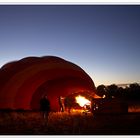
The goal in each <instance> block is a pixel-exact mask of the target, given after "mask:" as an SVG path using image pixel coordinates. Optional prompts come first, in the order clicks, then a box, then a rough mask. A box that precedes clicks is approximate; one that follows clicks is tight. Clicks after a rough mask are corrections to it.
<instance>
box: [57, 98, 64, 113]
mask: <svg viewBox="0 0 140 140" xmlns="http://www.w3.org/2000/svg"><path fill="white" fill-rule="evenodd" d="M58 100H59V106H60V111H61V112H64V111H65V106H64V98H63V97H62V96H59V99H58Z"/></svg>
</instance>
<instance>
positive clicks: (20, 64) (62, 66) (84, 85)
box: [0, 56, 95, 111]
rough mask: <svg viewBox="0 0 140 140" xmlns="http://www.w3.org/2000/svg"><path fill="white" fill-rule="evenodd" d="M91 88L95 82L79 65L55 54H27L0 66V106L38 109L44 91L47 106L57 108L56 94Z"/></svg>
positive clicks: (66, 94) (92, 91) (54, 109)
mask: <svg viewBox="0 0 140 140" xmlns="http://www.w3.org/2000/svg"><path fill="white" fill-rule="evenodd" d="M81 91H91V93H94V91H95V86H94V83H93V81H92V79H91V78H90V77H89V76H88V74H87V73H86V72H85V71H84V70H83V69H82V68H80V67H79V66H77V65H75V64H73V63H71V62H69V61H66V60H64V59H62V58H59V57H55V56H45V57H27V58H24V59H21V60H19V61H15V62H11V63H8V64H6V65H4V66H3V67H2V68H1V69H0V109H7V108H9V109H24V110H34V109H39V101H40V99H41V97H42V95H44V94H46V95H47V96H48V99H49V100H50V104H51V109H52V110H53V111H58V109H59V104H58V97H59V96H64V97H66V96H68V95H70V94H72V93H74V92H81Z"/></svg>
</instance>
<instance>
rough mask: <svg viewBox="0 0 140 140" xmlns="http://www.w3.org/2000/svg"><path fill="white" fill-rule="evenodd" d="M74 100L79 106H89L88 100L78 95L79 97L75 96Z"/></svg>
mask: <svg viewBox="0 0 140 140" xmlns="http://www.w3.org/2000/svg"><path fill="white" fill-rule="evenodd" d="M75 99H76V102H77V103H78V104H79V105H80V106H81V107H83V106H84V105H86V104H91V101H89V100H88V99H86V98H85V97H83V96H81V95H79V96H76V97H75Z"/></svg>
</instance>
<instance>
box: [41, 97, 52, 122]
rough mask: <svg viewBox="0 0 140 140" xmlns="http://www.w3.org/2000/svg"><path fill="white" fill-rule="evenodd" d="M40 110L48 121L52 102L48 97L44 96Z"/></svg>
mask: <svg viewBox="0 0 140 140" xmlns="http://www.w3.org/2000/svg"><path fill="white" fill-rule="evenodd" d="M40 110H41V111H42V113H43V118H44V119H45V118H47V120H48V116H49V113H50V101H49V100H48V97H47V95H45V96H43V97H42V98H41V100H40Z"/></svg>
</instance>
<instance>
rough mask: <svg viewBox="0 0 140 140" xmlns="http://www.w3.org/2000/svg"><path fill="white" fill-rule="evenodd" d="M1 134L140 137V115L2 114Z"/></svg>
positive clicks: (0, 118)
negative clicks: (43, 115)
mask: <svg viewBox="0 0 140 140" xmlns="http://www.w3.org/2000/svg"><path fill="white" fill-rule="evenodd" d="M0 134H1V135H82V134H83V135H113V134H114V135H131V134H135V135H138V134H140V114H136V113H135V114H134V113H133V114H132V113H131V114H129V115H111V116H110V115H100V116H96V117H94V116H93V115H92V114H87V115H85V114H82V113H71V114H68V113H61V112H56V113H50V115H49V118H48V122H47V119H44V118H43V117H42V114H41V113H40V112H1V113H0Z"/></svg>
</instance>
